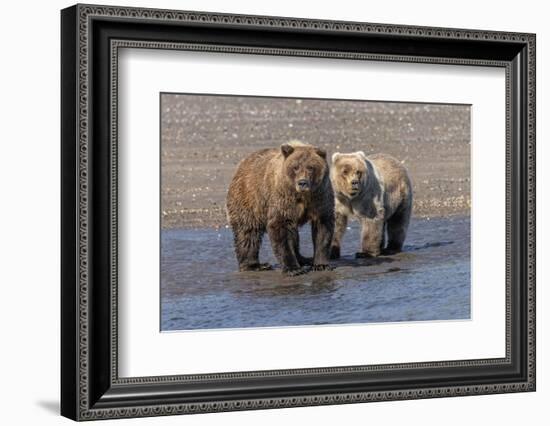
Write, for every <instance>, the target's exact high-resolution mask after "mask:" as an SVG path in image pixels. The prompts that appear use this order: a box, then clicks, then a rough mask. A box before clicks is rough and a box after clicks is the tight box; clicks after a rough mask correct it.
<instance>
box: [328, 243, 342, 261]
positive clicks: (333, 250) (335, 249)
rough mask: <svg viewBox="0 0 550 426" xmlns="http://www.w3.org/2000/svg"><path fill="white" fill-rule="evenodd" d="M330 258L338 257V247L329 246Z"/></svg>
mask: <svg viewBox="0 0 550 426" xmlns="http://www.w3.org/2000/svg"><path fill="white" fill-rule="evenodd" d="M330 258H331V259H340V247H338V246H332V247H331V248H330Z"/></svg>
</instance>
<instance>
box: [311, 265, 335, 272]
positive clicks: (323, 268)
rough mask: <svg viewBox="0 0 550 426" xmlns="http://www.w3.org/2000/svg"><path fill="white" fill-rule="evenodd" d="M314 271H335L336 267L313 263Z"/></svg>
mask: <svg viewBox="0 0 550 426" xmlns="http://www.w3.org/2000/svg"><path fill="white" fill-rule="evenodd" d="M311 270H312V271H333V270H334V267H332V266H330V265H328V264H322V265H313V266H312V267H311Z"/></svg>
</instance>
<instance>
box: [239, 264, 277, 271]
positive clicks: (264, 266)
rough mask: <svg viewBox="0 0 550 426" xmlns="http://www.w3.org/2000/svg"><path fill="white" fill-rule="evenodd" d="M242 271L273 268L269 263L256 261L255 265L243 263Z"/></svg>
mask: <svg viewBox="0 0 550 426" xmlns="http://www.w3.org/2000/svg"><path fill="white" fill-rule="evenodd" d="M240 269H241V272H246V271H270V270H272V269H273V266H271V265H270V264H269V263H255V264H253V265H243V266H241V268H240Z"/></svg>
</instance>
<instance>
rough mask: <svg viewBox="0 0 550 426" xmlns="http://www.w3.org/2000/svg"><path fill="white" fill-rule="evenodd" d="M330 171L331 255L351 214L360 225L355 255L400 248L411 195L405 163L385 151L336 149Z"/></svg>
mask: <svg viewBox="0 0 550 426" xmlns="http://www.w3.org/2000/svg"><path fill="white" fill-rule="evenodd" d="M330 173H331V181H332V185H333V188H334V192H335V194H336V206H335V209H336V226H335V231H334V237H333V240H332V246H331V258H333V259H337V258H339V257H340V244H341V241H342V237H343V235H344V232H345V231H346V226H347V222H348V218H349V217H350V216H353V217H356V218H358V219H359V221H360V222H361V225H362V231H361V251H360V252H358V253H357V254H356V257H371V256H372V257H376V256H378V255H380V254H381V253H383V254H394V253H398V252H400V251H401V249H402V248H403V242H404V241H405V237H406V235H407V228H408V226H409V220H410V217H411V211H412V196H413V193H412V186H411V181H410V179H409V175H408V173H407V170H406V169H405V167H404V166H403V165H402V164H401V163H400V162H399V161H397V160H396V159H395V158H393V157H392V156H390V155H388V154H375V155H371V156H369V157H367V156H365V153H364V152H362V151H358V152H354V153H351V154H340V153H339V152H337V153H335V154H334V155H333V156H332V166H331V172H330ZM386 232H387V234H388V245H387V246H385V236H386Z"/></svg>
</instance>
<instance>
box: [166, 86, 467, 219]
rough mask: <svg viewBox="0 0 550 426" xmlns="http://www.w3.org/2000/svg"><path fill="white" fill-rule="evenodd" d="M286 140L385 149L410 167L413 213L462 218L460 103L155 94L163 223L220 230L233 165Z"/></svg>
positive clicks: (463, 112)
mask: <svg viewBox="0 0 550 426" xmlns="http://www.w3.org/2000/svg"><path fill="white" fill-rule="evenodd" d="M291 139H300V140H303V141H304V142H309V143H312V144H314V145H318V146H320V147H323V148H324V149H326V150H327V151H328V152H329V155H330V154H332V153H333V152H336V151H340V152H352V151H357V150H363V151H365V152H366V153H367V155H368V154H374V153H377V152H386V153H389V154H391V155H393V156H395V157H396V158H398V159H399V160H401V161H402V162H403V164H404V165H405V166H406V167H407V168H408V170H409V173H410V176H411V178H412V181H413V190H414V210H413V214H414V216H416V217H423V218H426V217H445V216H448V215H469V211H470V107H469V106H464V105H432V104H408V103H386V102H362V101H328V102H327V101H322V100H299V99H279V98H274V99H273V98H272V99H266V98H251V97H227V96H195V95H192V96H191V95H173V94H163V95H162V98H161V179H162V184H161V217H162V228H163V229H169V228H186V229H200V228H212V227H214V228H218V227H224V226H225V225H226V218H225V208H224V204H225V196H226V193H227V187H228V185H229V182H230V180H231V177H232V175H233V173H234V172H235V169H236V166H237V164H238V162H239V161H240V160H241V159H242V158H244V157H245V156H246V155H247V154H249V153H251V152H253V151H256V150H258V149H262V148H267V147H276V146H279V145H280V144H281V143H284V142H286V141H289V140H291Z"/></svg>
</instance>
